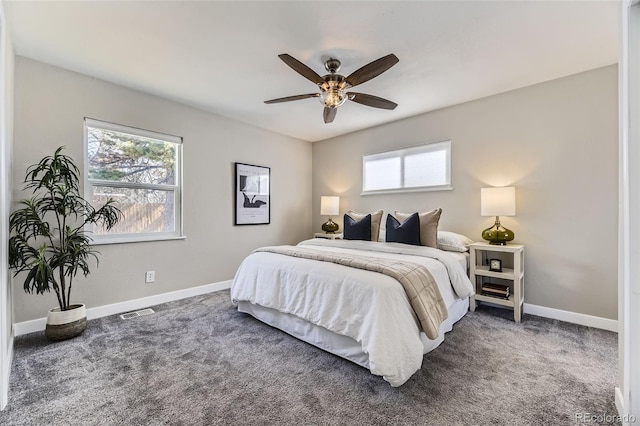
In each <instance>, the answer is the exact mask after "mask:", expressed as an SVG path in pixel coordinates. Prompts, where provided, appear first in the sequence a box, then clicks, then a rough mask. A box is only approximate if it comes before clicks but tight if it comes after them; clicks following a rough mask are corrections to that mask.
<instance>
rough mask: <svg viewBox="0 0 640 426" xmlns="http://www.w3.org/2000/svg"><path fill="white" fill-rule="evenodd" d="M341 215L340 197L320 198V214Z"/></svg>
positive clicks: (325, 196)
mask: <svg viewBox="0 0 640 426" xmlns="http://www.w3.org/2000/svg"><path fill="white" fill-rule="evenodd" d="M338 213H340V197H336V196H333V195H323V196H321V197H320V214H321V215H325V216H336V215H337V214H338Z"/></svg>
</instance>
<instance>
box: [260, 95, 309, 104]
mask: <svg viewBox="0 0 640 426" xmlns="http://www.w3.org/2000/svg"><path fill="white" fill-rule="evenodd" d="M319 96H320V93H307V94H305V95H295V96H286V97H284V98H277V99H270V100H268V101H264V103H265V104H279V103H280V102H290V101H299V100H300V99H307V98H317V97H319Z"/></svg>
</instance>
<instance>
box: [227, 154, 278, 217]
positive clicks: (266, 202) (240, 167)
mask: <svg viewBox="0 0 640 426" xmlns="http://www.w3.org/2000/svg"><path fill="white" fill-rule="evenodd" d="M270 174H271V169H270V168H269V167H262V166H254V165H251V164H244V163H236V192H235V194H236V197H235V203H236V215H235V224H236V225H265V224H269V223H270V222H271V202H270V200H271V198H270V189H269V188H270V186H269V185H270Z"/></svg>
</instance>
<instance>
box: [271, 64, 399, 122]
mask: <svg viewBox="0 0 640 426" xmlns="http://www.w3.org/2000/svg"><path fill="white" fill-rule="evenodd" d="M278 57H279V58H280V59H282V61H283V62H284V63H285V64H287V65H289V66H290V67H291V68H293V70H294V71H296V72H297V73H298V74H300V75H301V76H303V77H304V78H306V79H307V80H309V81H311V82H312V83H315V84H317V85H318V87H319V88H320V93H307V94H304V95H295V96H287V97H284V98H277V99H271V100H268V101H264V103H265V104H277V103H280V102H290V101H298V100H300V99H307V98H320V102H321V103H322V104H323V105H324V113H323V118H324V122H325V123H331V122H332V121H333V119H334V118H336V113H337V112H338V107H339V106H340V105H342V104H344V103H345V102H346V101H347V99H348V100H350V101H353V102H357V103H359V104H362V105H367V106H370V107H374V108H382V109H394V108H395V107H397V106H398V104H396V103H394V102H391V101H389V100H387V99H383V98H379V97H377V96H373V95H367V94H366V93H358V92H345V91H346V90H348V89H350V88H352V87H354V86H357V85H358V84H362V83H364V82H366V81H369V80H371V79H372V78H374V77H377V76H379V75H380V74H382V73H383V72H385V71H386V70H388V69H389V68H391V67H392V66H394V65H395V64H397V63H398V61H399V59H398V58H397V57H396V55H394V54H393V53H391V54H389V55H387V56H383V57H382V58H380V59H376V60H375V61H373V62H370V63H368V64H367V65H365V66H363V67H362V68H359V69H357V70H356V71H354V72H352V73H351V74H349V75H348V76H347V77H344V76H342V75H340V74H337V72H338V71H339V70H340V65H341V64H340V61H339V60H337V59H334V58H330V59H328V60H327V61H325V63H324V67H325V69H326V70H327V71H329V74H327V75H325V76H322V77H321V76H320V75H319V74H317V73H316V72H315V71H314V70H312V69H311V68H309V67H308V66H306V65H305V64H303V63H302V62H300V61H298V60H297V59H296V58H294V57H293V56H291V55H288V54H286V53H283V54H281V55H278Z"/></svg>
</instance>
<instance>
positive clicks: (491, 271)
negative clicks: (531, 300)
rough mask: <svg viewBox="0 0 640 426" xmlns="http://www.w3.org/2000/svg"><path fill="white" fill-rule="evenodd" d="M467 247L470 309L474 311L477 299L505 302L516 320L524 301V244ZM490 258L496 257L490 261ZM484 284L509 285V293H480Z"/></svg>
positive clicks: (471, 245)
mask: <svg viewBox="0 0 640 426" xmlns="http://www.w3.org/2000/svg"><path fill="white" fill-rule="evenodd" d="M469 249H470V259H469V278H470V279H471V283H472V284H473V286H474V288H475V291H476V294H475V295H474V296H471V298H470V306H469V309H471V311H475V309H476V303H478V302H489V303H494V304H496V305H501V306H508V307H510V308H512V309H513V319H514V320H515V322H517V323H519V322H520V318H521V317H522V308H523V305H524V246H523V245H521V244H507V245H505V246H500V245H493V244H488V243H473V244H470V245H469ZM492 259H495V261H494V262H491V260H492ZM491 263H493V265H491ZM503 265H504V266H503ZM496 269H497V270H496ZM486 284H489V285H491V284H494V285H495V284H498V285H499V286H508V287H509V297H508V298H506V297H505V298H501V297H496V296H488V295H483V294H482V287H483V285H486Z"/></svg>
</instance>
